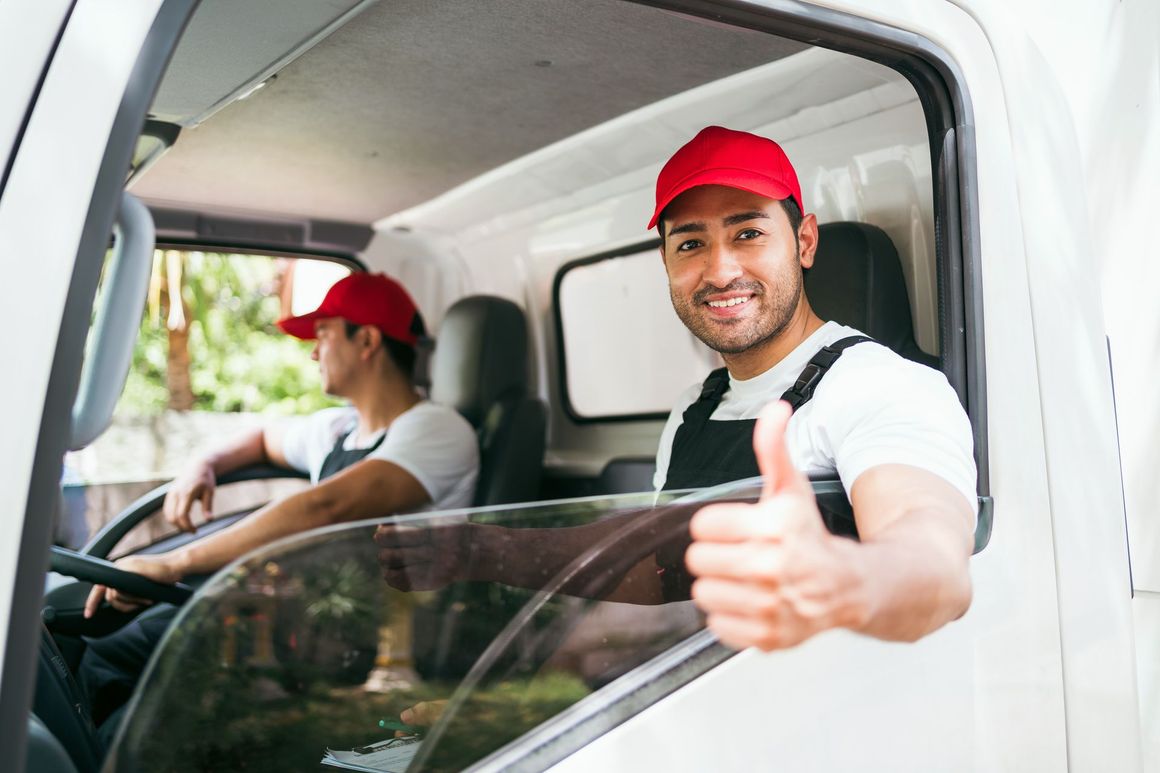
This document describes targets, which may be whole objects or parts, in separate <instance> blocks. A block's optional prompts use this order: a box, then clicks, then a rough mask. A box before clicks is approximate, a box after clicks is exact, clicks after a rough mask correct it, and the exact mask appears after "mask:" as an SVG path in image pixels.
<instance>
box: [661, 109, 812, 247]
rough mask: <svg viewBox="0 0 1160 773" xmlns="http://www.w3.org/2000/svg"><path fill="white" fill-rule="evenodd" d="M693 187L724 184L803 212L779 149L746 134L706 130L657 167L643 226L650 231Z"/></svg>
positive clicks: (793, 176) (789, 168)
mask: <svg viewBox="0 0 1160 773" xmlns="http://www.w3.org/2000/svg"><path fill="white" fill-rule="evenodd" d="M698 185H724V186H727V187H729V188H739V189H741V190H743V191H749V192H750V193H756V194H757V195H758V196H764V197H766V198H767V199H776V200H778V201H781V200H782V199H789V198H792V199H793V200H794V201H795V202H796V203H797V205H798V209H800V210H801V211H802V212H805V211H806V210H805V207H803V206H802V188H801V185H800V184H799V183H798V178H797V172H795V171H794V169H793V164H791V163H790V162H789V158H788V157H787V156H786V155H785V151H784V150H782V149H781V146H780V145H778V144H777V143H776V142H774V141H773V140H770V139H766V138H765V137H758V136H757V135H756V134H750V133H749V132H739V131H734V130H733V129H726V128H725V127H723V126H707V127H705V128H704V129H702V130H701V131H699V132H697V136H696V137H694V138H693V139H691V140H689V142H688V143H687V144H686V145H684V146H683V147H682V148H681V149H680V150H678V151H677V152H676V153H674V154H673V157H672V158H670V159H669V160H668V162H667V163H666V164H665V165H664V168H663V169H661V173H660V175H659V176H658V177H657V208H656V211H654V212H653V216H652V220H650V221H649V223H648V227H649V228H655V227H656V224H657V221H658V220H660V217H661V212H663V211H664V209H665V207H667V206H668V205H669V204H671V203H672V201H673V199H675V198H676V197H677V196H680V195H681V194H682V193H684V192H685V191H687V190H689V189H690V188H695V187H697V186H698Z"/></svg>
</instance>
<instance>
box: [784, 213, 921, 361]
mask: <svg viewBox="0 0 1160 773" xmlns="http://www.w3.org/2000/svg"><path fill="white" fill-rule="evenodd" d="M805 290H806V296H807V297H808V298H809V300H810V305H811V306H812V307H813V309H814V312H815V313H816V314H817V315H818V316H819V317H821V318H822V319H825V320H834V321H835V322H840V323H841V324H843V325H849V326H850V327H853V328H857V329H858V330H861V331H862V332H863V333H865V334H866V335H868V336H870V337H872V338H874V339H875V340H877V341H878V342H880V343H882V344H883V345H885V346H889V347H890V348H891V349H893V350H894V351H896V352H898V353H899V354H901V355H902V356H903V357H907V358H909V359H912V360H915V361H916V362H921V363H923V364H925V365H933V366H935V367H937V366H938V358H937V357H933V356H932V355H929V354H925V353H924V352H923V351H922V350H920V349H919V348H918V344H916V343H915V341H914V324H913V322H912V320H911V315H910V299H909V298H908V296H907V293H906V280H905V279H904V277H903V275H902V264H901V263H900V262H899V260H898V251H897V250H896V249H894V243H893V242H891V241H890V237H889V236H887V235H886V233H885V232H884V231H883V230H882V229H880V228H877V227H875V226H872V225H867V224H866V223H826V224H824V225H821V226H819V227H818V251H817V254H816V256H815V258H814V265H813V268H811V269H810V270H809V271H807V272H806V277H805Z"/></svg>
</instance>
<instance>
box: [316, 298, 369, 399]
mask: <svg viewBox="0 0 1160 773" xmlns="http://www.w3.org/2000/svg"><path fill="white" fill-rule="evenodd" d="M314 335H315V336H316V337H317V338H316V340H315V343H314V351H313V352H311V354H310V357H311V359H313V360H315V361H317V362H318V372H319V373H320V374H321V376H322V391H324V392H326V394H328V395H334V396H336V397H342V396H343V391H344V387H345V386H346V385H347V384H348V383H349V382H350V380H351V376H352V374H353V373H354V371H355V366H356V364H357V363H358V346H357V345H356V343H355V342H354V341H352V340H351V339H350V338H348V337H347V335H346V323H345V322H344V321H343V320H342V319H341V318H338V317H331V318H329V319H320V320H318V321H317V322H315V323H314Z"/></svg>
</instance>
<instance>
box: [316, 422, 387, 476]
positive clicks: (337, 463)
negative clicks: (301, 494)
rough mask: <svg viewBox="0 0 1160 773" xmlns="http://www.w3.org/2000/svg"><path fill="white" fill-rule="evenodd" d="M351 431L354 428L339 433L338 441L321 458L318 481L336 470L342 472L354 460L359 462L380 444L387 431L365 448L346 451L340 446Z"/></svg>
mask: <svg viewBox="0 0 1160 773" xmlns="http://www.w3.org/2000/svg"><path fill="white" fill-rule="evenodd" d="M351 432H354V430H353V429H351V430H347V431H346V432H344V433H342V434H341V435H339V436H338V441H337V442H336V443H335V444H334V448H332V449H330V453H329V454H327V455H326V458H325V459H323V460H322V468H321V469H320V470H319V471H318V482H319V483H321V482H322V481H324V480H326V479H327V478H329V477H330V476H331V475H334V474H335V473H336V472H342V471H343V470H345V469H346V468H347V467H350V466H351V465H352V464H354V463H355V462H361V461H362V460H363V459H364V458H365V457H366V456H367V455H368V454H369V453H370V452H371V451H374V450H375V449H376V448H378V447H379V446H381V445H382V444H383V440H385V439H386V437H387V433H385V432H384V433H383V434H382V435H380V436H379V439H378V440H376V441H375V442H374V443H372V444H371V445H369V446H367V447H366V448H352V449H350V450H349V451H348V450H346V449H345V448H343V447H342V444H343V443H345V442H346V439H347V437H349V436H350V433H351Z"/></svg>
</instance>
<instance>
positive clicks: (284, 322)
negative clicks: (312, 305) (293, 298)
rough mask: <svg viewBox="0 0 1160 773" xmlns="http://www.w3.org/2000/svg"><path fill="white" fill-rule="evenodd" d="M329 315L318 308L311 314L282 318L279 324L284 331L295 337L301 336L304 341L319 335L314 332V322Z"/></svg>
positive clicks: (311, 339)
mask: <svg viewBox="0 0 1160 773" xmlns="http://www.w3.org/2000/svg"><path fill="white" fill-rule="evenodd" d="M327 316H330V315H327V314H323V313H322V312H321V310H318V311H312V312H310V313H309V314H303V315H302V316H300V317H286V318H285V319H280V320H278V322H277V324H278V327H279V328H281V329H282V332H283V333H288V334H290V335H292V336H294V337H295V338H301V339H302V340H303V341H313V340H314V339H315V338H317V337H318V336H317V335H315V333H314V323H315V322H317V321H318V320H320V319H324V318H326V317H327Z"/></svg>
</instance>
